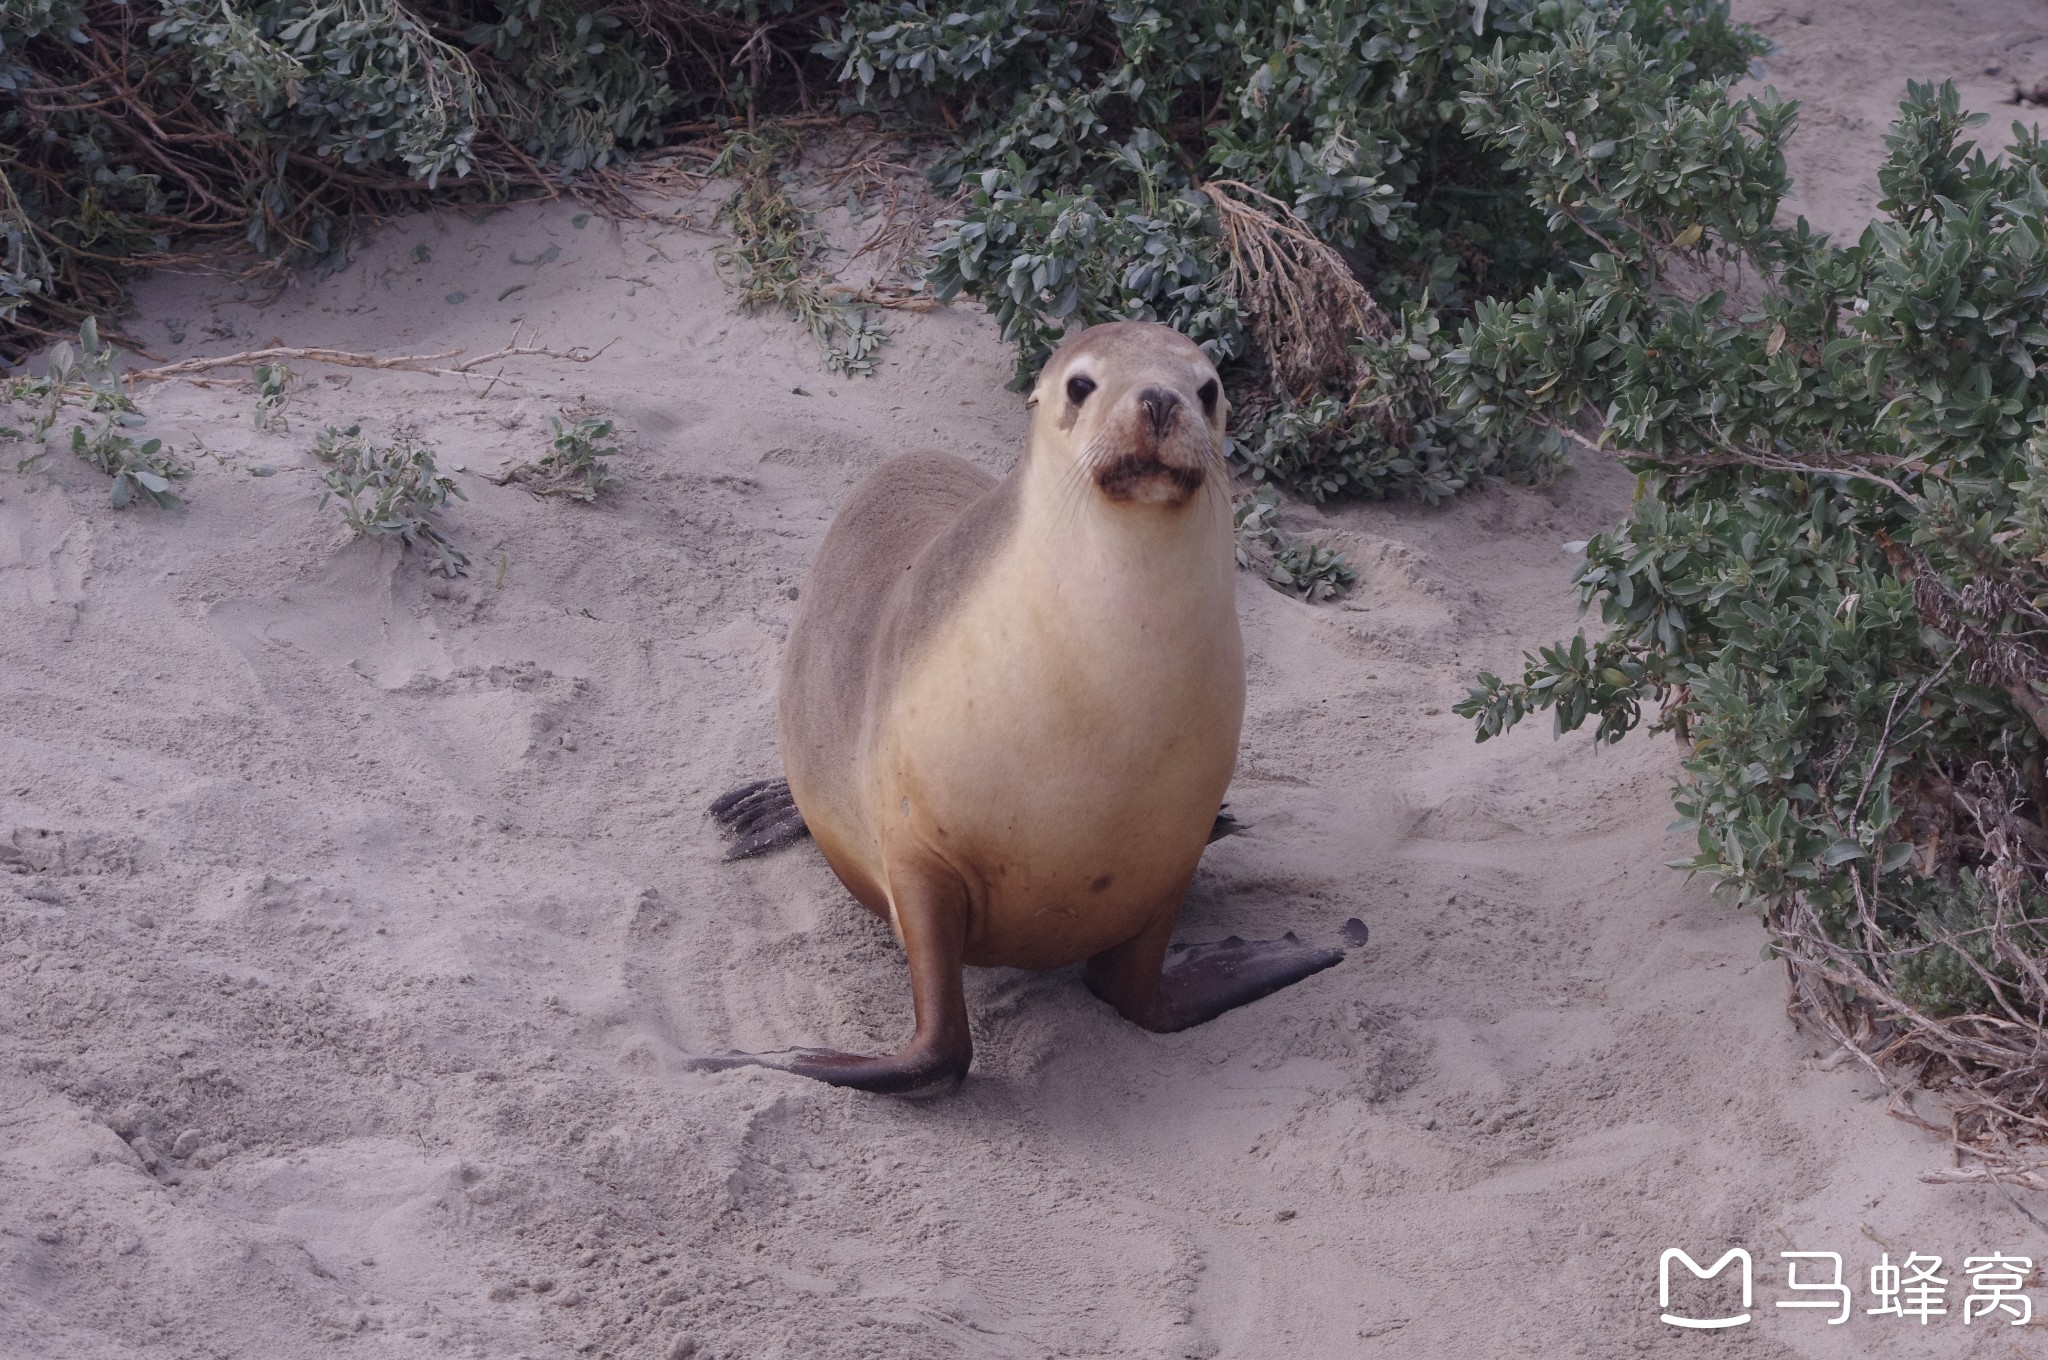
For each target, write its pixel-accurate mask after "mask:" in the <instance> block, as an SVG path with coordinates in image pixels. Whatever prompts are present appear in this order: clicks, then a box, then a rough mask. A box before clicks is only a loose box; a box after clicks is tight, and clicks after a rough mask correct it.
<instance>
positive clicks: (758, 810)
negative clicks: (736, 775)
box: [709, 779, 811, 859]
mask: <svg viewBox="0 0 2048 1360" xmlns="http://www.w3.org/2000/svg"><path fill="white" fill-rule="evenodd" d="M709 811H710V813H711V820H712V821H714V822H716V823H718V829H719V830H720V831H722V832H724V833H725V836H726V838H727V839H729V840H731V841H732V845H731V846H730V847H729V848H728V849H727V850H726V852H725V857H726V858H727V859H748V858H751V857H752V856H754V855H762V854H766V853H767V852H768V851H770V850H776V849H780V848H781V847H782V846H785V845H788V844H790V843H791V842H792V841H799V840H802V839H803V838H804V837H805V836H808V835H809V834H810V831H811V829H810V828H809V827H808V826H806V825H804V815H803V813H801V812H799V811H797V807H796V799H795V798H794V797H792V796H791V795H790V792H789V781H788V780H786V779H756V780H755V781H754V782H753V783H751V784H742V785H740V786H739V787H738V788H736V789H734V790H732V791H731V792H730V793H727V794H724V795H722V796H720V798H719V800H718V801H717V802H715V803H713V804H712V805H711V807H710V808H709Z"/></svg>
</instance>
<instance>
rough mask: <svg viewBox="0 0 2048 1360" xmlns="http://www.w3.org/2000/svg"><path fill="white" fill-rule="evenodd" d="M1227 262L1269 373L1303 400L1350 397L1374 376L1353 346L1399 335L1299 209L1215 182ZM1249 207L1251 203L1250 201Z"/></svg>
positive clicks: (1229, 283) (1230, 286) (1210, 190)
mask: <svg viewBox="0 0 2048 1360" xmlns="http://www.w3.org/2000/svg"><path fill="white" fill-rule="evenodd" d="M1202 192H1203V193H1205V194H1207V195H1208V196H1209V201H1210V202H1211V203H1213V204H1215V205H1216V215H1217V221H1218V223H1219V224H1220V225H1221V227H1222V235H1223V249H1224V252H1225V254H1227V255H1228V256H1229V258H1230V271H1229V273H1228V274H1227V276H1226V277H1225V280H1224V286H1225V288H1226V289H1227V290H1228V291H1229V293H1230V296H1231V297H1232V298H1233V299H1235V300H1236V302H1237V306H1238V313H1239V315H1240V316H1242V317H1243V318H1244V322H1245V329H1246V331H1247V332H1249V334H1250V335H1251V337H1252V340H1253V342H1254V343H1255V344H1256V345H1257V346H1258V348H1259V353H1260V357H1261V358H1263V359H1264V360H1265V364H1266V368H1267V370H1268V371H1269V372H1270V373H1271V374H1272V376H1273V379H1274V381H1275V382H1277V383H1278V384H1279V385H1280V386H1282V387H1284V388H1285V389H1287V391H1288V392H1290V393H1292V394H1293V395H1294V396H1295V397H1297V398H1300V399H1302V400H1307V399H1308V398H1310V397H1312V396H1314V395H1315V394H1317V393H1318V392H1321V391H1324V390H1326V389H1327V388H1328V387H1330V386H1331V385H1333V384H1334V385H1336V386H1338V387H1340V388H1341V389H1343V390H1344V391H1346V392H1352V391H1355V390H1357V389H1358V388H1359V387H1361V386H1362V385H1364V384H1365V383H1366V382H1368V381H1369V380H1370V378H1371V374H1370V372H1369V371H1367V370H1366V368H1365V365H1364V363H1363V361H1362V360H1361V359H1359V358H1358V356H1357V355H1355V354H1354V353H1352V349H1351V346H1352V345H1353V343H1355V342H1356V341H1357V340H1358V339H1359V338H1360V337H1362V336H1369V337H1371V338H1373V339H1385V338H1386V337H1388V336H1390V335H1392V334H1393V333H1394V327H1393V324H1392V323H1391V322H1389V321H1388V320H1387V317H1386V314H1385V313H1384V312H1382V311H1381V310H1380V308H1379V304H1378V303H1376V302H1374V301H1373V297H1372V294H1371V293H1369V292H1367V291H1366V288H1365V285H1364V284H1362V283H1360V282H1359V281H1358V276H1357V275H1355V274H1353V273H1352V272H1351V267H1350V266H1349V265H1347V264H1346V263H1345V262H1344V257H1343V256H1341V255H1339V254H1338V253H1337V252H1336V251H1335V250H1333V249H1331V248H1330V247H1329V246H1328V245H1325V244H1324V243H1323V242H1322V241H1321V240H1320V239H1318V238H1317V237H1316V235H1315V233H1314V232H1312V231H1310V230H1309V229H1308V226H1307V225H1306V224H1305V223H1304V222H1302V220H1301V219H1300V218H1299V217H1297V216H1295V214H1294V210H1293V209H1292V208H1290V207H1288V206H1287V205H1286V204H1285V203H1282V202H1281V201H1280V200H1279V199H1277V198H1274V197H1272V196H1271V195H1270V194H1266V193H1262V192H1260V191H1259V190H1257V189H1254V188H1253V187H1252V186H1251V185H1249V184H1245V183H1243V182H1241V181H1239V180H1233V179H1219V180H1210V181H1209V182H1208V183H1206V184H1204V185H1203V186H1202ZM1247 200H1252V201H1247Z"/></svg>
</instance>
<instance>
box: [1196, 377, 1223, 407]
mask: <svg viewBox="0 0 2048 1360" xmlns="http://www.w3.org/2000/svg"><path fill="white" fill-rule="evenodd" d="M1220 390H1221V389H1219V388H1218V387H1217V386H1216V380H1215V379H1214V378H1211V379H1209V381H1207V382H1205V383H1203V384H1202V385H1201V386H1200V387H1198V388H1196V389H1195V395H1196V396H1198V397H1200V398H1201V399H1202V409H1203V410H1204V411H1207V412H1208V413H1209V414H1210V415H1212V416H1213V415H1215V414H1216V396H1217V394H1218V392H1219V391H1220Z"/></svg>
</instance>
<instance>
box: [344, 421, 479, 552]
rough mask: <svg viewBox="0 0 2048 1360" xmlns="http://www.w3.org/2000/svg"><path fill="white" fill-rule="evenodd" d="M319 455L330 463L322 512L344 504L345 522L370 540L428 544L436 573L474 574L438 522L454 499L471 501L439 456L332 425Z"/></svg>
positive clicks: (410, 442)
mask: <svg viewBox="0 0 2048 1360" xmlns="http://www.w3.org/2000/svg"><path fill="white" fill-rule="evenodd" d="M313 453H314V456H315V457H317V458H319V460H320V461H321V462H323V463H325V464H327V472H326V474H325V477H324V479H323V480H324V482H325V484H326V488H327V489H326V490H325V491H324V492H322V493H321V496H320V507H321V508H322V509H325V508H326V507H327V502H328V501H330V500H338V501H340V503H341V517H342V519H343V520H344V521H345V522H346V523H347V524H348V527H349V528H351V529H353V530H355V531H356V532H357V533H358V534H361V535H362V536H363V537H365V538H395V539H397V540H398V541H399V542H400V543H401V544H403V545H404V546H405V547H408V548H410V547H412V546H413V545H414V544H418V543H424V544H426V545H427V546H428V547H429V548H432V549H433V550H434V565H433V566H432V568H431V570H433V571H438V572H439V573H441V575H443V576H467V575H469V554H468V553H465V552H463V551H462V550H461V549H460V548H458V547H456V546H455V544H454V543H453V542H451V541H450V540H449V538H448V536H447V535H446V534H445V533H443V532H442V531H441V527H440V526H439V525H438V524H436V523H435V522H434V519H433V517H434V516H435V515H436V514H438V513H439V512H440V511H442V510H444V509H446V508H447V506H448V501H449V499H450V498H451V497H453V498H454V499H456V500H466V499H467V497H465V496H464V495H463V494H462V488H461V487H459V486H457V485H455V483H454V482H453V481H452V480H450V479H449V478H447V477H445V476H443V475H442V474H441V469H440V468H439V466H437V465H436V463H435V461H434V451H433V450H432V449H430V448H426V447H425V446H423V445H421V444H420V443H419V442H418V441H416V440H412V439H405V438H400V439H397V440H394V441H393V442H392V443H389V444H372V443H371V442H370V441H369V440H368V439H366V438H364V436H363V430H362V427H361V426H360V425H351V426H349V427H348V428H347V429H346V430H339V429H336V428H334V427H333V426H331V425H330V426H329V427H328V428H326V429H325V430H322V431H321V432H320V434H319V436H318V438H316V439H315V440H314V442H313Z"/></svg>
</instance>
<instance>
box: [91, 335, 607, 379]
mask: <svg viewBox="0 0 2048 1360" xmlns="http://www.w3.org/2000/svg"><path fill="white" fill-rule="evenodd" d="M618 341H619V337H618V336H616V335H615V336H613V337H612V338H611V339H609V340H607V341H605V342H604V343H603V344H602V345H600V346H598V347H597V348H596V349H594V350H590V351H587V352H586V351H585V350H584V348H583V347H582V346H581V345H577V346H574V347H572V348H570V349H566V350H558V349H550V348H548V347H547V346H546V345H537V344H533V343H532V342H531V341H529V342H528V343H525V344H521V343H520V340H519V330H518V328H516V327H515V328H514V329H513V332H512V343H511V344H509V345H506V346H505V347H504V348H503V349H497V350H493V351H491V352H490V353H489V354H479V355H477V356H476V357H475V358H472V359H464V360H463V361H462V362H461V363H458V364H454V365H451V366H447V367H441V366H440V365H441V364H442V363H443V362H444V361H445V360H449V359H453V358H455V357H456V356H458V355H460V354H462V353H464V349H463V347H461V346H457V347H456V348H454V349H450V350H442V351H440V352H439V353H436V354H388V355H385V354H364V353H361V352H358V351H355V350H346V349H322V348H320V347H318V346H305V345H273V346H271V347H269V348H267V349H249V350H243V351H241V352H240V353H237V354H216V355H211V356H208V357H205V358H199V359H181V360H179V361H178V362H177V363H174V364H160V365H158V366H157V367H155V368H142V369H136V370H134V371H133V372H130V373H126V374H123V375H122V376H123V377H124V378H125V379H126V380H127V381H129V382H131V383H136V382H162V381H165V380H168V379H171V378H189V377H190V375H193V374H198V373H211V372H214V371H216V370H218V369H223V368H254V367H256V366H257V365H258V364H269V363H280V362H284V361H287V360H297V361H298V362H300V363H309V364H331V365H334V366H336V367H339V368H381V369H387V370H392V371H396V372H402V373H430V374H434V375H437V376H440V377H466V376H468V375H469V374H471V373H472V372H473V371H474V370H476V369H478V368H480V367H482V366H483V365H485V364H490V363H497V362H498V361H500V360H503V359H519V358H527V357H534V356H538V357H541V358H547V359H562V360H566V361H567V362H569V363H572V364H587V363H589V362H590V361H591V360H592V359H595V358H596V357H597V356H598V355H600V354H603V353H604V352H605V351H606V350H608V349H610V348H611V347H612V346H613V345H615V344H617V343H618Z"/></svg>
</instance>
